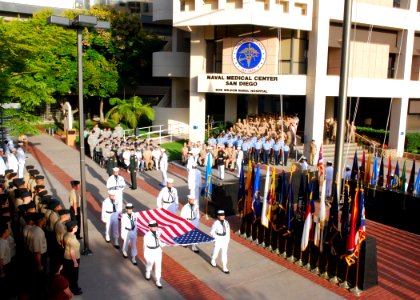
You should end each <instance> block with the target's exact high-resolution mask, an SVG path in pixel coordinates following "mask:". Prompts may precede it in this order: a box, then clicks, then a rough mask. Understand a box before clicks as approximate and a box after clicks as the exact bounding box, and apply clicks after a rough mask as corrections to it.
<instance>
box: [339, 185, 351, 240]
mask: <svg viewBox="0 0 420 300" xmlns="http://www.w3.org/2000/svg"><path fill="white" fill-rule="evenodd" d="M349 189H350V186H349V185H348V184H346V185H345V186H344V199H343V201H344V202H343V207H342V208H341V219H340V221H341V230H340V232H341V239H342V240H343V241H347V237H348V234H349V214H350V203H349V201H350V199H349Z"/></svg>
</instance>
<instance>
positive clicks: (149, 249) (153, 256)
mask: <svg viewBox="0 0 420 300" xmlns="http://www.w3.org/2000/svg"><path fill="white" fill-rule="evenodd" d="M149 229H150V230H149V231H148V232H147V233H146V234H145V235H144V239H143V254H144V259H145V260H146V274H145V275H144V276H145V278H146V280H150V274H151V272H152V268H153V265H155V279H156V286H157V287H158V288H160V289H161V288H162V284H161V283H160V277H161V273H162V248H161V247H162V246H164V243H163V242H162V241H161V240H160V232H159V231H158V224H157V222H156V221H155V220H151V221H150V222H149Z"/></svg>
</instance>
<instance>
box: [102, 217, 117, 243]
mask: <svg viewBox="0 0 420 300" xmlns="http://www.w3.org/2000/svg"><path fill="white" fill-rule="evenodd" d="M118 227H119V226H118V213H113V214H112V215H111V217H110V218H109V220H108V222H106V223H105V238H106V240H108V241H109V240H110V239H111V234H112V237H113V238H114V240H115V239H118V238H119V237H120V234H119V231H118Z"/></svg>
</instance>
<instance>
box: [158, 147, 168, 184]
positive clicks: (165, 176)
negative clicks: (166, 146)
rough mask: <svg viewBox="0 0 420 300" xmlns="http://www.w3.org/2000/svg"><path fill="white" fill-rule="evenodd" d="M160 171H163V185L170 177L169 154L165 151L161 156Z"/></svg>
mask: <svg viewBox="0 0 420 300" xmlns="http://www.w3.org/2000/svg"><path fill="white" fill-rule="evenodd" d="M159 165H160V172H161V173H162V183H161V184H162V185H163V186H166V180H167V179H168V155H167V154H166V152H165V151H163V152H162V157H161V158H160V162H159Z"/></svg>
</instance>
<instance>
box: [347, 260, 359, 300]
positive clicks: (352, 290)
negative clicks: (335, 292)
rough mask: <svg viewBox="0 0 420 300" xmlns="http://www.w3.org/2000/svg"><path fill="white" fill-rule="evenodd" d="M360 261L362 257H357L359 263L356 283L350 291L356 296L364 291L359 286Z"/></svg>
mask: <svg viewBox="0 0 420 300" xmlns="http://www.w3.org/2000/svg"><path fill="white" fill-rule="evenodd" d="M359 262H360V258H357V265H356V284H355V286H354V288H352V289H350V292H352V293H353V294H355V295H356V296H360V294H361V293H362V290H361V289H359V287H358V285H359Z"/></svg>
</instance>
